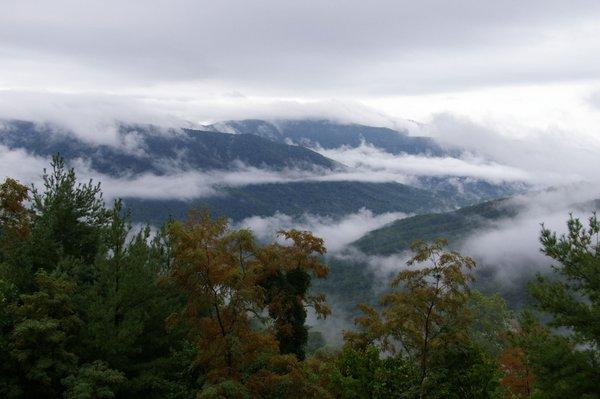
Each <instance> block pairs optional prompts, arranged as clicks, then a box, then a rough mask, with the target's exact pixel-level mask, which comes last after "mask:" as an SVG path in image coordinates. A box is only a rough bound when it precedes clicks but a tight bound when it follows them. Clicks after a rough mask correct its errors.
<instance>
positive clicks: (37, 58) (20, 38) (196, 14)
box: [0, 0, 600, 95]
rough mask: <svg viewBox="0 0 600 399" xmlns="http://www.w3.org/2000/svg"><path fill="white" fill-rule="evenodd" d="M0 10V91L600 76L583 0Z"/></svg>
mask: <svg viewBox="0 0 600 399" xmlns="http://www.w3.org/2000/svg"><path fill="white" fill-rule="evenodd" d="M2 8H3V12H2V13H1V14H0V44H1V48H2V51H1V52H0V60H1V61H2V62H1V64H0V65H2V66H1V67H0V71H2V76H4V79H0V86H1V85H8V86H13V87H14V86H27V85H35V84H41V85H44V86H46V87H48V86H50V87H52V86H57V85H58V86H71V87H72V86H77V87H79V88H80V89H81V88H87V89H88V90H89V89H91V88H95V89H101V90H113V91H114V90H116V89H119V88H123V87H120V86H130V85H142V86H144V85H156V84H162V83H164V82H188V81H204V82H207V81H210V82H213V83H215V84H217V85H218V86H219V87H220V88H221V90H223V92H224V93H232V92H235V93H239V92H241V93H244V94H245V91H248V92H255V93H256V92H260V93H283V92H285V93H287V94H293V95H298V94H302V95H306V94H307V93H323V92H325V93H327V92H331V90H335V91H336V92H337V93H343V92H345V93H362V94H365V93H371V94H372V93H390V92H392V93H406V92H417V91H423V90H425V91H429V90H434V91H435V90H440V89H449V88H456V87H466V86H473V85H489V84H498V83H500V84H501V83H507V82H512V83H514V82H517V83H518V82H540V81H557V80H558V81H560V80H577V79H582V78H598V77H599V76H598V70H600V68H598V66H599V65H600V57H598V56H597V55H596V54H597V52H596V51H591V50H595V49H596V48H597V45H598V39H597V38H598V35H597V34H596V33H597V29H596V28H595V21H596V19H597V18H598V16H599V13H600V4H599V3H598V2H596V1H591V0H578V1H570V2H564V1H560V0H552V1H548V0H546V1H542V0H534V1H527V2H520V1H512V0H511V1H502V2H480V1H473V0H460V1H453V2H447V1H435V0H428V1H419V2H417V1H391V0H381V1H375V2H364V1H357V0H352V1H343V2H342V1H329V2H322V1H316V0H311V1H305V2H298V3H290V2H281V1H276V0H267V1H261V2H259V3H256V2H246V1H239V0H238V1H230V0H226V1H219V2H194V1H185V0H178V1H164V0H159V1H153V2H151V3H148V2H142V1H136V0H134V1H128V2H117V1H88V2H85V4H84V3H80V2H75V1H72V0H62V1H54V2H52V3H47V2H37V1H22V0H19V1H17V0H9V1H5V2H3V6H2ZM44 82H46V83H44ZM226 87H228V88H226ZM225 88H226V89H225Z"/></svg>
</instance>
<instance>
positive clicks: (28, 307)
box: [9, 270, 82, 396]
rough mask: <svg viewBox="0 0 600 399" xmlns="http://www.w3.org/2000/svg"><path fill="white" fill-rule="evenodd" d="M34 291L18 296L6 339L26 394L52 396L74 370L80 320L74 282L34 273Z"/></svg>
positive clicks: (53, 274) (58, 274) (55, 273)
mask: <svg viewBox="0 0 600 399" xmlns="http://www.w3.org/2000/svg"><path fill="white" fill-rule="evenodd" d="M35 285H36V287H37V291H35V292H33V293H31V294H24V295H22V296H21V304H19V305H18V306H17V308H16V311H15V313H16V323H15V326H14V329H13V331H12V333H11V336H10V344H9V345H10V348H11V351H10V354H11V356H12V358H13V359H14V360H15V362H16V365H17V366H18V367H19V370H21V371H22V373H23V378H24V379H25V381H26V385H25V387H24V390H25V391H26V392H27V395H28V396H29V395H34V396H44V395H49V396H56V395H58V393H59V392H61V380H62V379H63V378H65V377H67V376H68V375H69V374H70V373H72V372H73V371H74V370H75V369H76V367H77V360H78V358H77V355H76V354H75V353H74V346H75V344H76V341H75V339H76V336H77V334H78V333H79V330H80V329H81V327H82V321H81V319H80V318H79V317H78V316H77V314H76V305H75V303H74V301H73V294H74V293H75V283H74V282H73V281H71V280H69V279H68V278H67V277H66V276H65V275H63V274H60V273H59V272H53V273H52V274H48V273H47V272H45V271H43V270H41V271H38V272H37V273H36V276H35Z"/></svg>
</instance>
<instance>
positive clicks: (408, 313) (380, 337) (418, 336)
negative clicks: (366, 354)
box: [345, 239, 475, 398]
mask: <svg viewBox="0 0 600 399" xmlns="http://www.w3.org/2000/svg"><path fill="white" fill-rule="evenodd" d="M445 245H446V241H445V240H442V239H439V240H436V241H435V242H434V243H433V244H431V245H428V244H426V243H424V242H416V243H415V244H413V246H412V248H413V250H414V251H415V255H414V257H413V258H412V259H410V260H409V261H408V265H409V266H417V265H418V266H419V267H418V268H415V269H412V268H408V269H405V270H402V271H400V272H399V273H398V274H397V276H396V277H395V278H394V279H393V280H392V288H393V289H395V290H393V291H392V292H390V293H388V294H386V295H384V296H383V298H382V300H381V306H382V307H383V310H382V312H381V314H380V313H379V312H378V311H377V310H376V309H375V308H373V307H370V306H366V305H361V309H362V310H363V312H364V313H365V315H364V316H361V317H358V318H357V319H356V323H357V325H358V326H359V327H360V328H361V329H362V331H361V332H358V333H354V332H350V333H346V334H345V338H346V340H347V341H348V342H349V343H350V344H353V345H358V347H366V346H368V345H373V344H375V345H379V346H380V347H381V348H382V350H383V351H386V352H389V353H391V354H398V355H400V356H406V357H408V359H410V360H411V361H413V362H415V363H416V364H417V365H418V368H419V378H418V386H419V397H420V398H423V397H425V396H427V395H428V390H429V389H430V385H429V384H428V377H429V376H430V375H431V373H432V367H433V366H434V365H433V364H432V363H431V354H432V352H433V351H436V350H440V348H442V347H444V346H450V345H452V344H454V343H457V342H465V341H467V340H468V326H469V323H470V318H469V317H468V312H467V311H466V306H465V304H466V303H467V300H468V298H469V297H468V294H469V287H468V283H469V282H470V281H471V280H472V277H471V275H470V274H469V271H470V270H471V269H472V268H473V267H474V266H475V262H474V261H473V260H472V259H471V258H468V257H465V256H462V255H460V254H459V253H456V252H446V251H444V246H445Z"/></svg>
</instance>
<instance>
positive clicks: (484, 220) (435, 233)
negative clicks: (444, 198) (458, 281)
mask: <svg viewBox="0 0 600 399" xmlns="http://www.w3.org/2000/svg"><path fill="white" fill-rule="evenodd" d="M518 208H519V207H518V205H516V204H514V203H511V202H509V201H507V200H506V199H501V200H495V201H490V202H484V203H481V204H477V205H473V206H468V207H464V208H460V209H458V210H456V211H452V212H445V213H427V214H422V215H417V216H412V217H408V218H404V219H400V220H397V221H395V222H393V223H390V224H389V225H387V226H384V227H382V228H380V229H377V230H374V231H371V232H369V233H368V234H367V235H365V236H364V237H362V238H361V239H359V240H358V241H356V242H354V243H353V244H352V245H353V246H355V247H356V248H358V249H360V250H361V251H362V252H364V253H366V254H371V255H389V254H392V253H398V252H402V251H406V250H407V249H409V248H410V245H411V244H412V243H413V242H414V241H415V240H426V241H430V240H433V239H435V238H439V237H448V239H449V240H450V243H451V245H453V246H454V247H458V246H459V245H460V244H461V242H462V240H464V239H465V238H467V236H469V235H470V234H472V233H473V232H474V231H476V230H477V229H481V228H483V227H486V226H489V224H490V222H493V221H495V220H499V219H503V218H511V217H514V216H516V215H517V213H518V211H519V209H518Z"/></svg>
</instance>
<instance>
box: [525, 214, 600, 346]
mask: <svg viewBox="0 0 600 399" xmlns="http://www.w3.org/2000/svg"><path fill="white" fill-rule="evenodd" d="M567 228H568V233H567V234H565V235H562V236H560V237H559V236H557V234H556V233H555V232H552V231H550V230H549V229H547V228H545V227H544V226H542V232H541V236H540V241H541V243H542V252H543V253H544V254H545V255H547V256H549V257H550V258H552V259H554V260H556V261H558V262H559V264H558V265H555V266H553V270H554V272H555V274H556V275H557V277H558V278H556V279H549V278H547V277H543V276H538V278H537V282H536V283H535V284H532V285H531V286H530V289H531V292H532V295H533V296H534V298H535V299H536V301H537V306H538V308H539V309H540V310H541V311H544V312H548V313H549V314H551V315H552V320H551V322H550V324H551V325H552V326H554V327H564V328H568V329H570V330H572V331H573V332H574V334H575V336H574V338H575V339H577V340H578V341H579V342H581V343H585V344H587V345H590V346H591V347H592V348H594V349H595V350H599V349H600V221H599V220H598V218H597V216H596V214H594V215H593V216H591V217H590V218H589V220H588V226H587V228H586V227H584V226H583V224H582V223H581V221H580V220H579V219H577V218H574V217H573V216H571V217H570V218H569V221H568V222H567Z"/></svg>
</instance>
